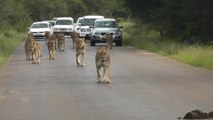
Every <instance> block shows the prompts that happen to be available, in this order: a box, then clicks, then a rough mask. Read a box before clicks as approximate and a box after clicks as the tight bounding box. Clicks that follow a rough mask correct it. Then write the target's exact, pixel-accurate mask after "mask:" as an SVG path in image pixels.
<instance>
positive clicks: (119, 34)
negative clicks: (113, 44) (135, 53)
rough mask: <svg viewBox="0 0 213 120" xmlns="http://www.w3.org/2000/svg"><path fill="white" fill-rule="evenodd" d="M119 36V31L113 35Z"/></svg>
mask: <svg viewBox="0 0 213 120" xmlns="http://www.w3.org/2000/svg"><path fill="white" fill-rule="evenodd" d="M121 34H122V33H121V31H117V32H116V33H115V34H114V35H115V36H121Z"/></svg>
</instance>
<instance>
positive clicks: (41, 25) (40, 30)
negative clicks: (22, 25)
mask: <svg viewBox="0 0 213 120" xmlns="http://www.w3.org/2000/svg"><path fill="white" fill-rule="evenodd" d="M45 32H49V33H50V34H52V33H53V29H52V27H51V24H50V23H49V22H47V21H43V22H34V23H32V25H31V27H29V31H28V33H32V34H33V36H34V37H35V39H36V40H45Z"/></svg>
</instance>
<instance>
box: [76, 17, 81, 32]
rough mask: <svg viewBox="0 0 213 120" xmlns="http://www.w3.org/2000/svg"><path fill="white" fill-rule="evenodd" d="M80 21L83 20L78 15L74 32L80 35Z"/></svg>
mask: <svg viewBox="0 0 213 120" xmlns="http://www.w3.org/2000/svg"><path fill="white" fill-rule="evenodd" d="M82 21H83V17H79V18H78V20H77V22H76V27H75V32H76V33H78V34H79V35H80V30H81V23H82Z"/></svg>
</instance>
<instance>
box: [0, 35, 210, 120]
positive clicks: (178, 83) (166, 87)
mask: <svg viewBox="0 0 213 120" xmlns="http://www.w3.org/2000/svg"><path fill="white" fill-rule="evenodd" d="M39 43H40V44H41V45H42V53H43V57H42V58H41V63H40V64H37V65H35V64H31V62H30V61H26V60H25V55H24V44H22V45H20V46H19V47H18V48H17V49H16V51H15V53H14V54H13V55H12V56H11V57H10V58H9V60H8V62H7V63H6V65H5V66H4V67H3V69H2V70H1V72H0V120H177V119H178V118H179V117H183V116H184V115H185V114H186V113H187V112H189V111H191V110H194V109H199V110H202V111H204V112H210V111H213V71H210V70H206V69H202V68H197V67H193V66H190V65H186V64H182V63H179V62H177V61H174V60H170V59H168V58H165V57H162V56H159V55H156V54H153V53H150V52H146V51H142V50H137V49H134V48H131V47H114V48H113V50H111V53H110V54H111V67H110V70H111V80H112V83H111V84H104V83H97V82H96V77H97V75H96V69H95V59H94V57H95V50H96V48H97V47H99V46H101V44H99V45H97V46H95V47H90V46H89V44H88V43H87V44H88V45H87V51H86V54H85V59H86V62H85V64H86V65H85V67H77V64H76V62H75V50H74V49H72V46H71V45H72V44H71V40H70V39H66V49H65V51H64V52H57V53H56V60H49V59H48V52H47V48H46V46H45V42H44V41H39ZM102 45H104V44H102Z"/></svg>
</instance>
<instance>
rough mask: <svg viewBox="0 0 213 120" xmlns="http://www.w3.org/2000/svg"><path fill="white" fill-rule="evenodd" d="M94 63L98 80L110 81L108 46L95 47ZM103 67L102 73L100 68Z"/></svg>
mask: <svg viewBox="0 0 213 120" xmlns="http://www.w3.org/2000/svg"><path fill="white" fill-rule="evenodd" d="M95 63H96V69H97V75H98V78H97V79H98V82H99V83H101V82H105V83H111V80H110V69H109V68H110V52H109V47H100V48H97V49H96V56H95ZM102 68H103V74H101V69H102Z"/></svg>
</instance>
